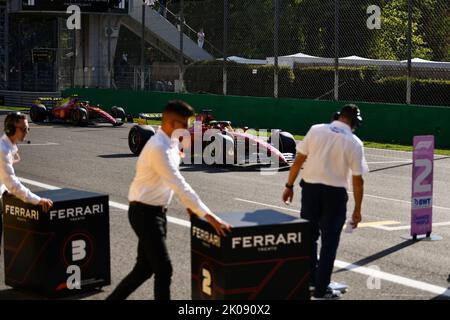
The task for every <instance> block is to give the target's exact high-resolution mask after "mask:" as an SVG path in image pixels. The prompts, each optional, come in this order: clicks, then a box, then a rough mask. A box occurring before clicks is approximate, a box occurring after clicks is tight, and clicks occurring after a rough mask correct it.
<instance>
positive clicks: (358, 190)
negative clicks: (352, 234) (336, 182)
mask: <svg viewBox="0 0 450 320" xmlns="http://www.w3.org/2000/svg"><path fill="white" fill-rule="evenodd" d="M352 183H353V197H354V199H355V209H354V210H353V216H352V220H353V224H352V225H353V228H356V227H358V223H359V222H361V219H362V218H361V205H362V199H363V194H364V180H363V177H362V176H352Z"/></svg>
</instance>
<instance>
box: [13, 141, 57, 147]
mask: <svg viewBox="0 0 450 320" xmlns="http://www.w3.org/2000/svg"><path fill="white" fill-rule="evenodd" d="M19 146H20V147H25V146H28V147H31V146H59V143H55V142H46V143H20V144H19Z"/></svg>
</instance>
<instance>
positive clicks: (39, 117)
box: [30, 104, 47, 123]
mask: <svg viewBox="0 0 450 320" xmlns="http://www.w3.org/2000/svg"><path fill="white" fill-rule="evenodd" d="M46 117H47V108H46V107H45V106H44V105H43V104H33V105H32V106H31V108H30V118H31V121H33V122H35V123H37V122H42V121H44V120H45V118H46Z"/></svg>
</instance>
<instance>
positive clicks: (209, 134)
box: [128, 110, 296, 167]
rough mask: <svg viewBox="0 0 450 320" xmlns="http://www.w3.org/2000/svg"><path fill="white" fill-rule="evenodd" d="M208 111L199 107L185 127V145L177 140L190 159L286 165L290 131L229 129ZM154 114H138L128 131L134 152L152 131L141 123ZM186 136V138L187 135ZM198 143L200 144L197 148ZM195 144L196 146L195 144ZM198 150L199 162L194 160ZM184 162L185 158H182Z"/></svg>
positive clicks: (291, 152) (292, 152)
mask: <svg viewBox="0 0 450 320" xmlns="http://www.w3.org/2000/svg"><path fill="white" fill-rule="evenodd" d="M210 111H211V110H203V111H202V112H201V113H200V114H198V115H197V116H196V118H195V123H194V125H191V126H190V127H189V128H188V129H187V130H188V132H189V135H190V141H189V143H188V144H185V143H183V141H182V139H184V138H185V137H181V139H180V141H181V142H182V145H183V146H186V145H188V148H187V150H183V152H184V153H185V155H189V156H190V157H187V158H188V159H189V158H190V160H191V161H192V160H194V162H189V163H206V164H233V165H252V164H273V163H278V166H279V167H284V166H289V165H290V164H291V163H292V161H293V160H294V157H295V153H296V142H295V139H294V137H293V136H292V134H290V133H289V132H285V131H281V130H272V134H271V136H270V137H269V138H268V139H267V137H263V136H257V135H253V134H251V130H248V128H244V129H243V130H242V129H237V130H235V129H233V128H232V126H231V122H230V121H217V120H214V118H213V116H212V115H211V114H210ZM154 115H155V114H143V113H141V114H139V119H138V123H139V124H138V125H135V126H133V127H132V128H131V130H130V132H129V134H128V146H129V147H130V150H131V152H133V153H134V154H136V155H139V153H140V152H141V151H142V148H143V147H144V145H145V143H146V142H147V141H148V140H149V139H151V137H152V136H153V135H154V134H155V129H154V128H153V127H152V126H150V125H145V123H146V121H147V120H151V119H154ZM188 139H189V137H188ZM200 145H201V147H200ZM196 146H197V147H196ZM199 151H200V153H202V154H201V155H200V156H201V161H196V159H198V156H199V154H198V153H199ZM183 161H184V162H186V157H185V159H184V160H183Z"/></svg>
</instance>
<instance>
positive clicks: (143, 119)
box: [137, 113, 162, 124]
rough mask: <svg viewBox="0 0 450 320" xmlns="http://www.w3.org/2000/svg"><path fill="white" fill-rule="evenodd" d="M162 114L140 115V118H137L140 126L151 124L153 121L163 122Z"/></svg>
mask: <svg viewBox="0 0 450 320" xmlns="http://www.w3.org/2000/svg"><path fill="white" fill-rule="evenodd" d="M161 119H162V113H139V117H138V118H137V123H138V124H150V123H149V121H151V120H161Z"/></svg>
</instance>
